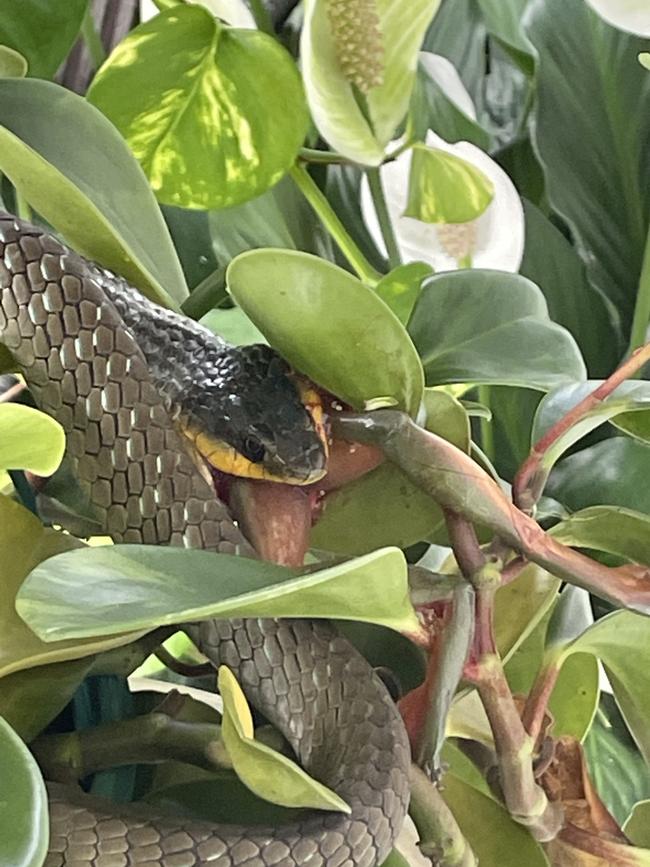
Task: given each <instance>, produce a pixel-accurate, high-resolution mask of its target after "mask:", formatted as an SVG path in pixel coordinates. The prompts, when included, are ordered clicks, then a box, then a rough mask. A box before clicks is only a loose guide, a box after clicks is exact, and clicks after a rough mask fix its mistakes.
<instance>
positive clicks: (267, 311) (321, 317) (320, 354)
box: [227, 250, 423, 415]
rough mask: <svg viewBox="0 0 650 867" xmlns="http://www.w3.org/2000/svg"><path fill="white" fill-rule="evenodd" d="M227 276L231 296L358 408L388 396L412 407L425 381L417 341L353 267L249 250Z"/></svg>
mask: <svg viewBox="0 0 650 867" xmlns="http://www.w3.org/2000/svg"><path fill="white" fill-rule="evenodd" d="M227 280H228V288H229V290H230V292H231V294H232V296H233V298H234V299H235V300H236V301H237V303H238V304H239V305H240V307H242V309H243V310H244V311H245V313H247V314H248V316H249V317H250V318H251V319H252V320H253V322H254V323H255V325H256V326H257V327H258V328H259V329H260V331H261V332H262V334H264V336H265V337H266V338H267V340H268V341H269V343H270V344H271V346H273V347H274V348H275V349H277V350H278V351H279V352H280V353H281V354H282V355H283V356H284V357H285V358H286V359H287V360H288V361H289V362H290V363H291V364H292V365H293V366H294V367H295V368H296V370H300V371H301V372H302V373H304V374H306V375H307V376H309V377H310V378H311V379H313V380H314V382H316V383H318V384H319V385H321V386H323V387H324V388H326V389H327V390H328V391H331V392H332V393H333V394H335V395H336V396H337V397H340V398H341V399H342V400H344V401H345V402H346V403H349V404H351V405H352V406H353V407H355V408H356V409H360V408H361V407H363V406H364V405H365V404H366V403H367V402H368V401H371V400H374V399H377V398H385V399H386V400H387V402H388V403H390V402H392V403H393V404H397V406H400V407H402V408H403V409H405V410H406V411H407V412H409V413H411V414H412V415H415V414H416V413H417V411H418V409H419V406H420V401H421V399H422V388H423V383H422V367H421V365H420V360H419V358H418V355H417V352H416V351H415V347H414V346H413V344H412V343H411V340H410V338H409V336H408V334H407V333H406V331H405V330H404V327H403V326H402V325H401V323H400V322H399V320H398V319H397V318H396V317H395V315H394V314H393V313H391V311H390V310H389V309H388V307H387V306H386V305H385V304H384V303H383V301H381V300H380V299H379V298H378V297H377V295H376V294H375V293H374V292H373V291H372V289H369V288H368V287H367V286H365V285H364V284H363V283H362V282H361V281H360V280H358V279H357V278H356V277H354V276H352V274H349V273H348V272H347V271H344V270H343V269H342V268H339V267H338V266H337V265H333V264H332V263H331V262H325V261H324V260H322V259H319V258H318V257H317V256H311V255H309V254H308V253H300V252H296V251H293V250H252V251H251V252H248V253H242V254H241V255H240V256H237V258H236V259H234V260H233V261H232V262H231V264H230V266H229V267H228V272H227ZM316 347H317V349H316ZM378 347H381V351H379V350H378Z"/></svg>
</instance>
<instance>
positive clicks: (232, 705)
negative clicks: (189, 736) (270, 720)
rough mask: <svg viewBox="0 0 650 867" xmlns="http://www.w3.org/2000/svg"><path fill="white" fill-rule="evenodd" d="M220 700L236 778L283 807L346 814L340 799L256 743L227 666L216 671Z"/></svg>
mask: <svg viewBox="0 0 650 867" xmlns="http://www.w3.org/2000/svg"><path fill="white" fill-rule="evenodd" d="M219 692H220V693H221V698H222V699H223V719H222V723H221V736H222V738H223V742H224V744H225V747H226V749H227V751H228V755H229V756H230V759H231V760H232V763H233V767H234V769H235V772H236V773H237V776H238V777H239V779H240V780H241V781H242V782H243V783H244V784H245V785H246V786H248V788H249V789H250V790H251V791H252V792H254V793H255V794H256V795H257V796H258V797H260V798H264V800H266V801H271V802H272V803H273V804H279V805H280V806H282V807H312V808H313V809H317V810H333V811H336V812H339V813H349V812H350V807H349V806H348V805H347V804H346V803H345V801H343V800H342V799H341V798H339V796H338V795H337V794H336V793H335V792H332V791H331V790H330V789H328V788H327V787H326V786H323V785H322V783H319V782H318V781H317V780H314V779H313V778H312V777H310V776H309V774H307V773H306V772H305V771H303V769H302V768H301V767H300V766H299V765H297V764H296V763H295V762H293V761H291V759H288V758H287V757H286V756H283V755H282V754H281V753H278V752H276V751H275V750H273V749H271V748H270V747H268V746H267V745H266V744H263V743H261V742H260V741H256V740H255V738H254V730H253V717H252V715H251V712H250V708H249V707H248V703H247V701H246V697H245V696H244V693H243V692H242V688H241V687H240V685H239V684H238V683H237V680H236V679H235V676H234V674H233V673H232V672H231V671H230V669H229V668H226V666H223V665H222V666H221V668H220V669H219Z"/></svg>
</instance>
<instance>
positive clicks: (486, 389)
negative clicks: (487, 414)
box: [478, 385, 495, 463]
mask: <svg viewBox="0 0 650 867" xmlns="http://www.w3.org/2000/svg"><path fill="white" fill-rule="evenodd" d="M478 399H479V401H480V402H481V403H482V404H484V405H485V406H487V407H488V409H489V407H490V386H489V385H479V387H478ZM493 424H494V418H491V419H487V418H481V419H480V421H479V428H480V431H481V448H482V449H483V451H484V452H485V454H486V455H487V457H488V458H489V460H490V463H493V462H494V456H495V448H494V427H493Z"/></svg>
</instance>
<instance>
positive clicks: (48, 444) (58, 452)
mask: <svg viewBox="0 0 650 867" xmlns="http://www.w3.org/2000/svg"><path fill="white" fill-rule="evenodd" d="M64 451H65V433H64V432H63V428H62V427H61V425H60V424H59V423H58V422H56V421H54V419H53V418H50V416H49V415H45V413H43V412H39V411H38V410H36V409H32V408H31V407H29V406H22V405H20V404H17V403H3V404H0V470H31V472H32V473H36V475H39V476H51V475H52V473H53V472H54V471H55V470H56V468H57V467H58V466H59V464H60V463H61V459H62V458H63V452H64Z"/></svg>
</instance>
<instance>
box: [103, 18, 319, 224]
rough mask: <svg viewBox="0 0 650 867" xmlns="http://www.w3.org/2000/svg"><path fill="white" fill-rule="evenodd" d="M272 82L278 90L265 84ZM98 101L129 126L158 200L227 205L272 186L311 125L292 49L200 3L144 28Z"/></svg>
mask: <svg viewBox="0 0 650 867" xmlns="http://www.w3.org/2000/svg"><path fill="white" fill-rule="evenodd" d="M136 61H137V62H136ZM263 80H269V81H270V80H272V81H273V87H272V88H269V89H265V90H264V91H261V90H260V88H259V82H260V81H263ZM88 98H89V99H90V100H91V101H92V102H93V103H94V104H95V105H96V106H98V108H100V109H101V110H102V111H103V112H104V114H105V115H106V116H107V117H109V118H110V119H111V120H112V121H113V123H114V124H115V125H116V126H117V128H118V129H119V130H120V131H121V132H122V134H123V135H124V137H125V139H126V140H127V142H128V143H129V145H130V147H131V149H132V151H133V153H134V154H135V156H136V157H137V159H138V160H139V162H140V164H141V165H142V167H143V169H144V171H145V173H146V175H147V177H148V178H149V180H150V182H151V186H152V187H153V189H154V191H155V193H156V196H157V197H158V199H159V200H160V201H161V202H166V203H167V204H170V205H179V206H181V207H185V208H205V209H207V208H223V207H227V206H230V205H235V204H238V203H240V202H244V201H246V200H247V199H252V198H254V197H255V196H257V195H259V194H260V193H263V192H264V191H265V190H267V189H269V187H271V186H273V184H275V183H277V182H278V181H279V180H280V178H281V177H282V176H283V175H284V174H285V173H286V171H287V170H288V169H289V168H290V166H291V165H292V164H293V162H294V159H295V157H296V154H297V152H298V148H299V147H300V146H301V144H302V142H303V139H304V137H305V133H306V131H307V124H308V114H307V109H306V106H305V101H304V96H303V92H302V86H301V82H300V77H299V75H298V72H297V70H296V67H295V64H294V62H293V60H292V59H291V57H290V55H289V54H288V53H287V51H286V50H285V49H284V48H283V47H282V46H280V45H279V43H278V42H277V41H276V40H274V39H273V38H271V37H270V36H268V35H267V34H265V33H261V32H259V31H257V30H250V29H247V30H238V29H235V28H228V27H224V26H223V25H222V24H220V23H219V22H218V21H217V20H216V19H215V18H214V17H213V16H212V15H211V14H210V13H209V12H208V11H207V10H205V9H203V8H202V7H200V6H195V5H179V6H174V7H173V8H171V9H169V10H166V11H165V12H162V13H161V14H160V15H157V16H156V17H155V18H153V19H152V20H151V21H148V22H146V23H144V24H141V25H140V26H139V27H136V28H135V30H133V31H132V32H131V33H130V34H129V35H128V36H127V37H126V39H124V40H123V41H122V42H121V43H120V44H119V45H118V46H117V48H116V49H115V50H114V51H113V53H112V54H111V55H110V57H109V58H108V60H107V61H106V63H105V64H104V65H103V66H102V68H101V69H100V71H99V72H98V74H97V76H96V77H95V79H94V81H93V83H92V86H91V88H90V91H89V93H88Z"/></svg>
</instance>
